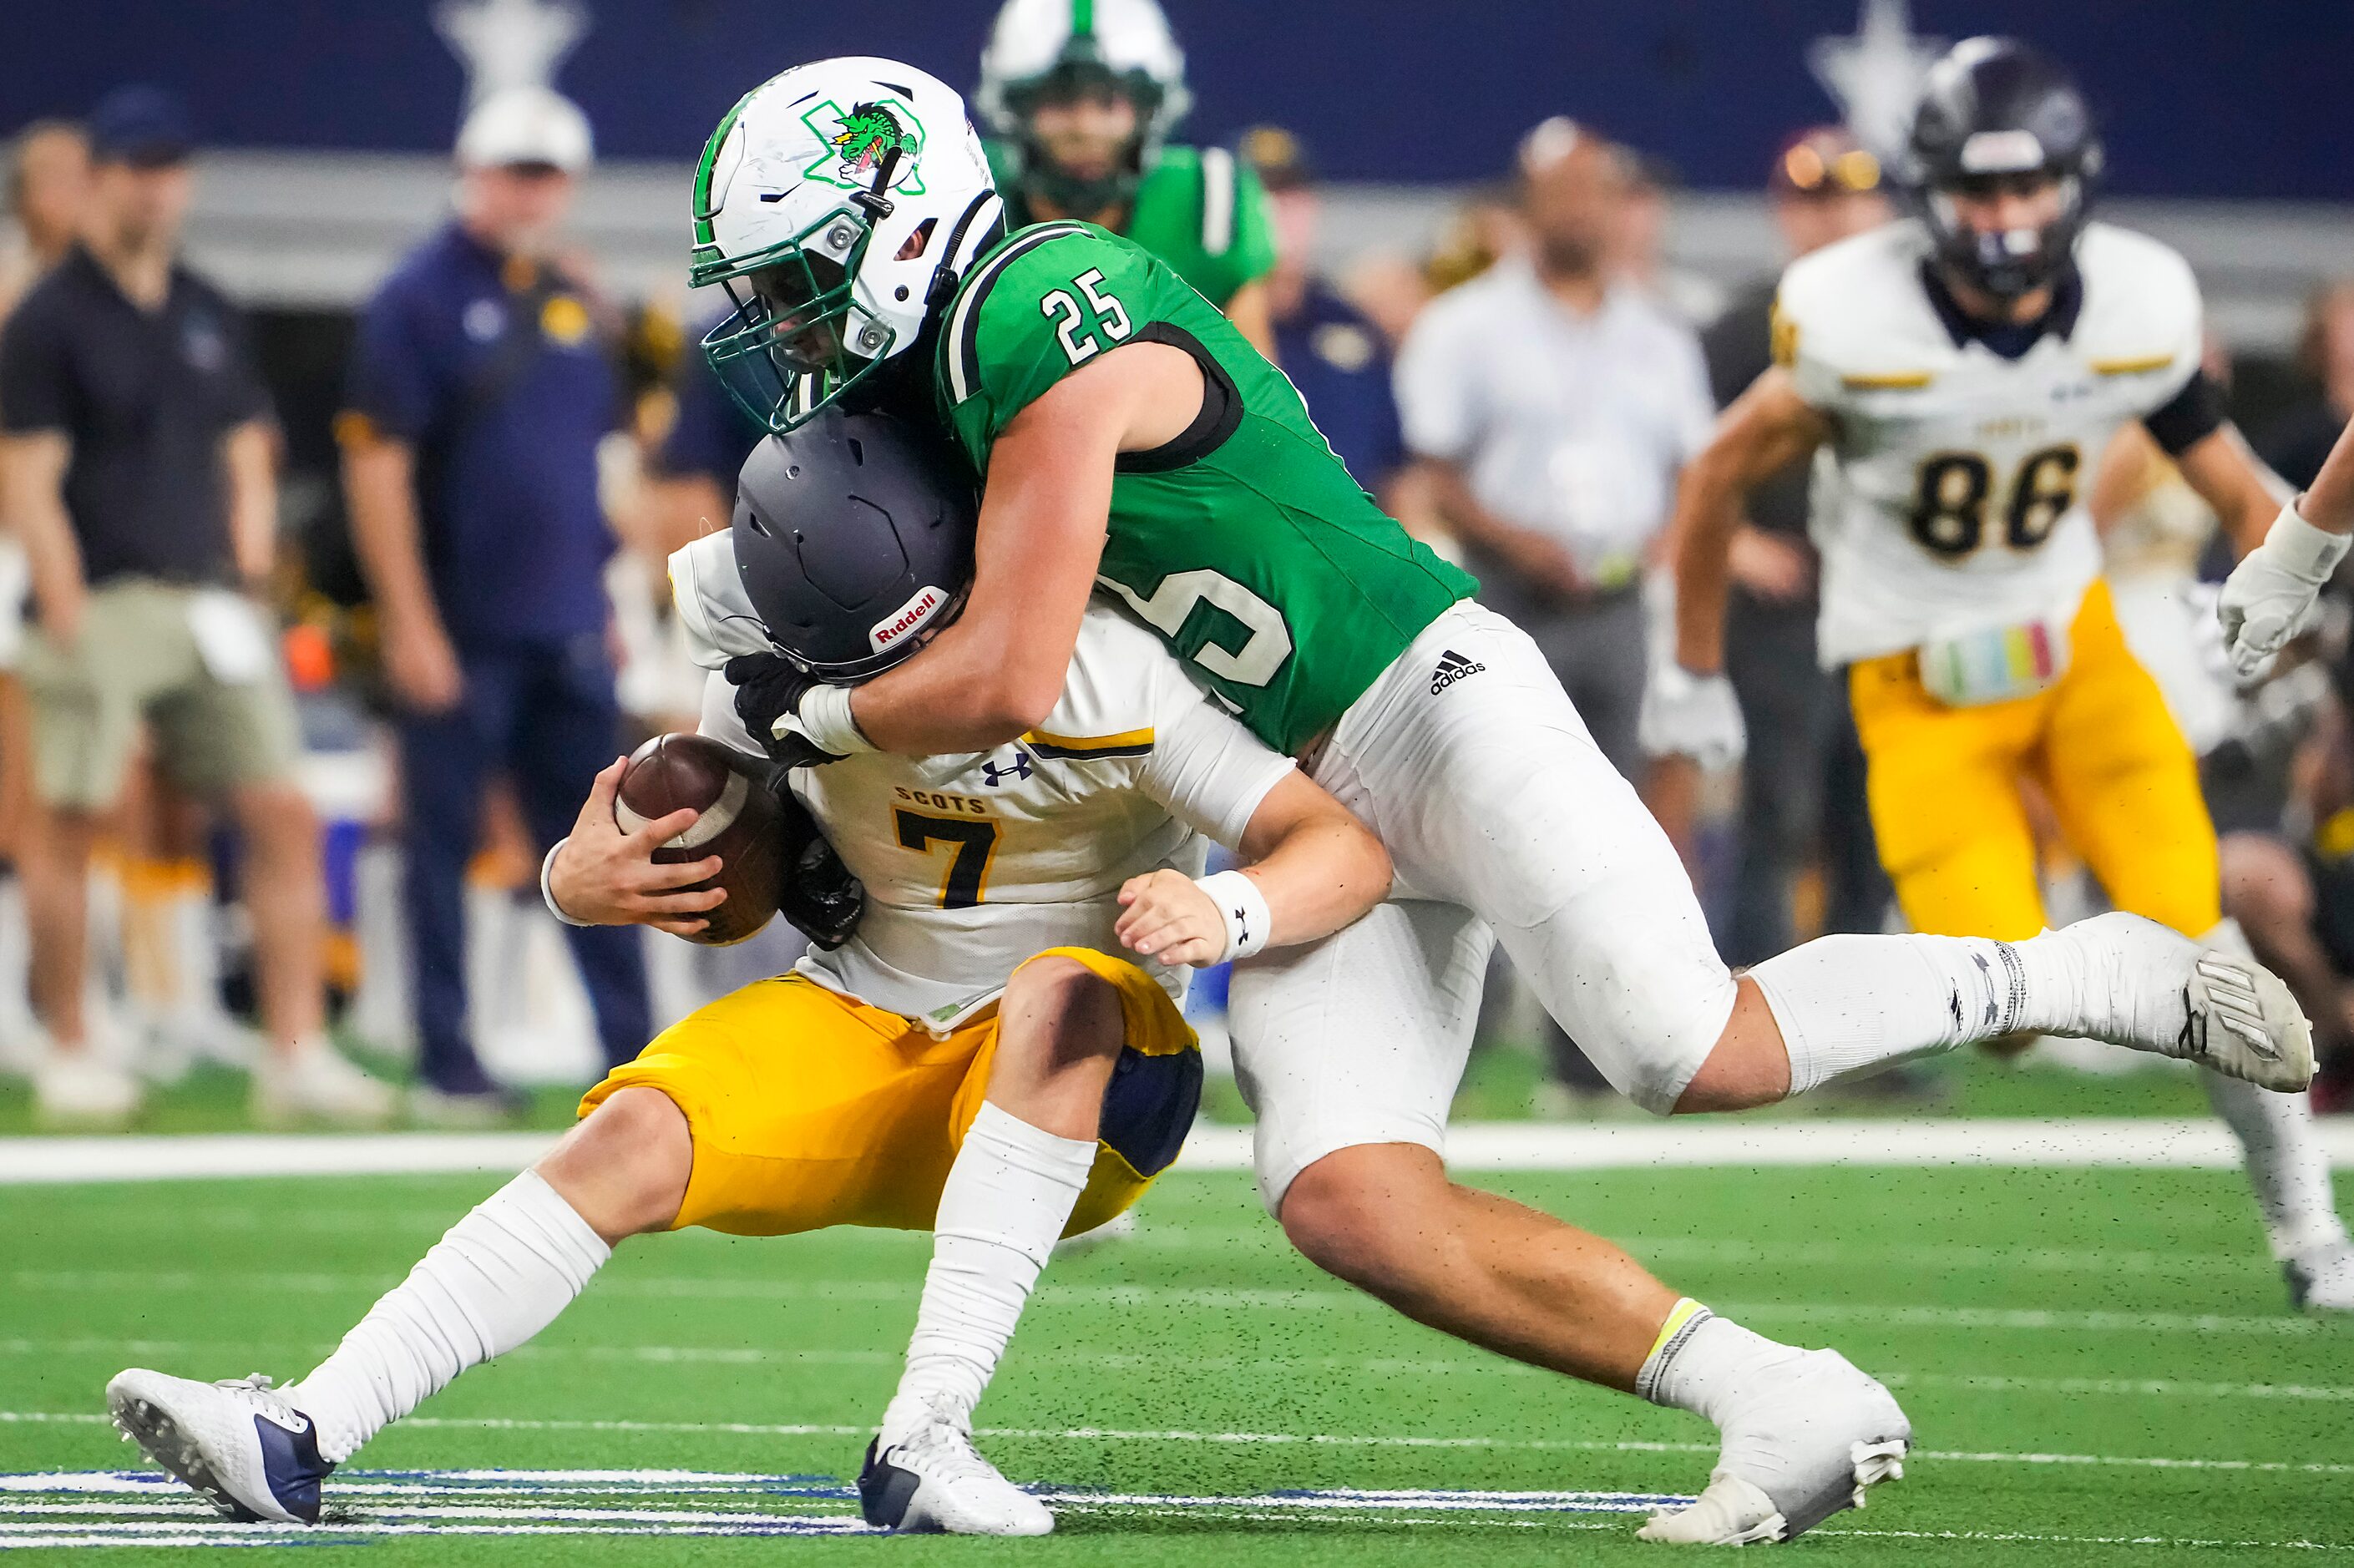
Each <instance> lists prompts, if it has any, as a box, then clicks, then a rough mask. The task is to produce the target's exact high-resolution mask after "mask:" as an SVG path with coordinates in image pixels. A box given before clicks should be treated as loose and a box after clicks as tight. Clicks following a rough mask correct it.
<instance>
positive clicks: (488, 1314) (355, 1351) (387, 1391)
mask: <svg viewBox="0 0 2354 1568" xmlns="http://www.w3.org/2000/svg"><path fill="white" fill-rule="evenodd" d="M612 1255H613V1253H612V1249H611V1248H610V1247H608V1246H607V1245H605V1243H604V1241H603V1239H602V1238H600V1237H599V1235H598V1234H597V1233H596V1232H595V1231H594V1230H591V1229H590V1228H589V1225H588V1221H586V1220H584V1219H582V1218H581V1217H580V1214H579V1212H578V1210H576V1209H574V1208H573V1207H572V1205H571V1204H569V1203H567V1202H565V1201H564V1200H563V1198H562V1197H560V1196H558V1195H557V1191H556V1189H555V1188H553V1187H551V1186H549V1185H548V1184H547V1183H546V1181H544V1180H542V1179H541V1177H540V1175H539V1173H538V1172H537V1171H525V1172H524V1173H523V1174H522V1175H520V1176H518V1177H516V1178H515V1179H514V1181H510V1182H508V1183H507V1184H506V1185H505V1186H504V1187H502V1188H500V1189H499V1190H498V1191H497V1192H493V1193H492V1194H491V1196H490V1197H488V1198H486V1199H484V1200H483V1201H482V1204H481V1205H480V1206H479V1207H478V1208H476V1209H475V1210H474V1212H473V1213H470V1214H468V1215H467V1216H466V1217H465V1218H464V1219H462V1220H460V1221H459V1222H458V1223H457V1224H454V1225H452V1226H451V1227H450V1231H449V1234H446V1235H444V1236H443V1237H442V1238H441V1239H440V1242H438V1243H436V1244H435V1245H434V1247H433V1250H431V1251H430V1252H429V1253H427V1254H426V1255H424V1256H423V1257H422V1258H420V1259H419V1260H418V1264H417V1266H416V1267H415V1268H412V1269H410V1270H409V1271H408V1278H406V1279H404V1280H402V1281H401V1282H400V1283H399V1284H398V1285H397V1286H395V1287H393V1288H392V1289H391V1290H389V1291H387V1292H386V1293H385V1295H384V1296H383V1297H382V1298H379V1299H378V1300H377V1302H376V1305H375V1306H374V1307H371V1308H368V1315H367V1316H366V1318H364V1319H360V1322H359V1325H358V1326H357V1327H356V1328H355V1329H353V1330H352V1331H351V1332H350V1333H348V1334H345V1336H344V1342H343V1343H342V1344H340V1345H338V1346H336V1347H335V1353H334V1354H333V1355H331V1356H329V1357H328V1358H327V1359H326V1360H325V1361H321V1362H320V1363H319V1365H318V1367H317V1369H316V1370H315V1371H313V1372H312V1373H311V1375H310V1376H308V1377H306V1378H304V1379H302V1381H301V1382H300V1383H296V1384H295V1385H294V1386H293V1387H292V1388H290V1389H288V1390H286V1391H285V1393H286V1397H287V1398H288V1399H289V1400H290V1401H292V1403H293V1404H294V1407H295V1408H296V1409H298V1410H301V1411H302V1412H303V1413H305V1414H308V1415H309V1416H310V1417H311V1419H312V1420H313V1421H315V1422H317V1423H318V1424H319V1452H320V1453H321V1454H322V1455H323V1456H324V1457H326V1458H328V1459H329V1460H332V1461H334V1462H335V1463H337V1464H340V1463H342V1462H343V1461H344V1460H345V1459H347V1458H349V1457H351V1455H352V1454H353V1452H354V1451H355V1449H357V1448H358V1447H359V1446H360V1445H361V1444H363V1443H366V1441H367V1440H368V1439H369V1438H371V1437H373V1436H376V1434H377V1433H378V1432H381V1431H383V1430H384V1429H385V1428H386V1427H387V1426H388V1425H391V1424H392V1423H393V1422H395V1421H398V1420H399V1419H400V1418H401V1417H402V1416H404V1415H406V1414H408V1413H409V1412H410V1411H412V1410H414V1409H416V1408H417V1407H418V1406H419V1404H423V1403H425V1401H426V1400H427V1399H428V1398H429V1397H431V1396H432V1395H433V1394H435V1393H439V1392H440V1390H442V1389H444V1388H446V1387H448V1386H449V1385H450V1383H451V1381H452V1380H453V1379H455V1378H456V1377H457V1375H458V1374H459V1373H460V1372H464V1371H465V1370H466V1369H467V1368H468V1367H471V1366H477V1365H480V1364H481V1363H482V1362H483V1361H489V1360H490V1359H491V1358H492V1357H493V1356H502V1355H504V1354H506V1352H507V1351H512V1350H514V1348H515V1347H516V1346H517V1345H520V1344H522V1343H523V1342H524V1341H525V1340H528V1339H530V1338H531V1337H532V1336H533V1335H534V1334H536V1333H538V1332H539V1331H540V1330H542V1329H545V1328H546V1327H547V1325H548V1324H549V1323H551V1322H553V1321H554V1320H555V1319H556V1315H557V1313H559V1312H561V1311H563V1310H564V1308H567V1307H568V1306H570V1305H571V1304H572V1298H574V1297H576V1296H578V1295H579V1294H580V1292H581V1289H582V1288H583V1287H586V1286H587V1285H588V1279H589V1277H590V1276H591V1275H593V1274H595V1273H596V1272H597V1270H598V1269H599V1268H600V1267H602V1266H603V1265H604V1262H605V1260H606V1259H607V1258H609V1257H610V1256H612Z"/></svg>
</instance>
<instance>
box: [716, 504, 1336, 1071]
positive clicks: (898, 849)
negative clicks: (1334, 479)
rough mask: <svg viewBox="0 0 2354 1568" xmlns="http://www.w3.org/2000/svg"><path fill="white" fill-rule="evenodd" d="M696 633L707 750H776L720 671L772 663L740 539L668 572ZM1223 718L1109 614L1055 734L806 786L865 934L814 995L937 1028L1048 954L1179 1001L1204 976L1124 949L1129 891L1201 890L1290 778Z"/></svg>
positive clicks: (723, 541) (803, 792)
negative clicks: (1140, 980)
mask: <svg viewBox="0 0 2354 1568" xmlns="http://www.w3.org/2000/svg"><path fill="white" fill-rule="evenodd" d="M671 581H672V588H673V593H674V595H675V597H676V599H677V600H678V603H679V608H680V619H681V620H683V621H684V622H685V623H686V625H687V627H688V630H689V633H690V640H691V641H693V642H694V643H695V645H696V647H697V650H698V655H697V656H698V662H703V663H704V664H705V666H706V667H708V668H711V669H712V674H711V676H710V679H709V683H708V684H707V686H706V688H705V694H704V705H703V723H702V733H704V734H705V735H707V736H712V737H713V738H715V739H717V740H723V741H726V743H727V744H729V745H731V746H734V747H739V748H741V749H743V750H747V751H753V752H758V750H759V749H760V747H759V746H758V744H757V743H756V742H755V741H754V740H753V739H752V737H751V736H750V735H749V734H748V733H747V731H746V730H745V728H744V726H743V723H742V721H741V720H740V719H738V718H737V715H736V704H735V689H734V688H733V687H732V686H730V685H729V684H728V683H727V681H726V677H725V676H724V675H722V674H720V673H718V670H717V668H716V666H718V665H720V664H724V663H725V662H726V660H727V659H728V658H729V657H730V656H731V655H733V654H737V653H748V652H763V651H765V650H766V649H767V643H766V641H765V639H763V638H762V637H761V636H760V634H759V632H758V624H759V623H758V620H757V618H756V617H754V616H753V612H752V609H751V605H750V603H749V602H748V600H746V599H745V598H744V594H743V588H742V586H741V584H740V582H739V581H738V579H737V576H736V571H735V557H734V548H733V546H732V544H731V543H730V541H729V540H728V537H727V535H726V533H725V532H722V533H720V534H717V535H711V536H709V537H706V538H704V539H700V540H697V541H696V542H695V544H693V545H690V546H687V547H686V548H685V549H684V550H681V551H679V552H678V554H677V555H675V556H672V558H671ZM1293 766H1294V765H1293V763H1292V761H1291V759H1290V758H1288V757H1282V756H1279V755H1278V754H1277V753H1275V752H1273V751H1270V750H1269V749H1267V747H1266V746H1265V745H1263V744H1262V743H1261V742H1260V741H1259V740H1258V739H1257V737H1256V736H1253V735H1252V734H1251V733H1250V732H1249V731H1248V730H1246V729H1245V728H1244V727H1243V726H1241V725H1240V724H1239V723H1237V722H1236V721H1235V720H1234V719H1233V718H1231V717H1229V716H1228V715H1226V714H1225V712H1224V711H1223V710H1221V709H1219V708H1218V707H1216V706H1215V705H1213V704H1212V703H1211V702H1210V700H1209V699H1208V698H1207V697H1206V696H1204V694H1203V692H1202V689H1201V688H1200V687H1199V686H1197V685H1195V684H1194V683H1193V681H1192V679H1191V678H1190V677H1189V676H1187V675H1186V673H1185V672H1184V669H1183V668H1182V666H1181V665H1179V664H1178V662H1177V661H1176V660H1175V659H1174V658H1173V657H1172V655H1171V654H1170V652H1168V650H1167V649H1166V648H1165V647H1163V646H1162V644H1161V641H1160V639H1159V638H1157V637H1155V636H1154V635H1153V634H1152V633H1151V632H1150V631H1148V630H1145V629H1144V628H1142V627H1140V626H1139V625H1138V624H1137V623H1136V622H1135V621H1134V620H1130V619H1129V617H1128V616H1126V615H1124V614H1122V613H1121V612H1120V611H1119V610H1118V609H1113V608H1112V606H1111V603H1110V601H1109V600H1108V599H1103V598H1101V597H1098V598H1097V600H1096V602H1095V603H1093V604H1092V605H1090V606H1089V608H1088V609H1087V618H1086V619H1085V620H1083V621H1082V622H1081V624H1080V627H1079V641H1078V646H1077V648H1076V651H1075V652H1073V654H1072V656H1071V672H1070V674H1069V676H1068V678H1067V679H1066V681H1065V682H1064V685H1063V694H1062V698H1061V700H1060V701H1058V702H1057V703H1056V704H1055V711H1054V712H1053V713H1052V714H1051V715H1048V717H1047V719H1046V721H1045V723H1044V724H1042V725H1040V726H1038V727H1037V728H1036V729H1034V730H1032V731H1031V732H1030V733H1029V734H1027V735H1024V736H1022V738H1021V739H1019V740H1016V741H1011V742H1008V743H1007V744H1006V745H1003V746H1001V747H998V748H997V749H996V750H994V751H990V752H982V753H974V754H968V755H964V756H956V757H928V758H911V757H900V756H896V755H894V754H892V753H888V752H867V753H864V754H862V755H860V756H857V757H850V758H843V760H842V761H840V762H832V763H828V764H826V765H825V766H824V767H822V768H803V769H801V770H800V771H799V772H797V773H795V774H794V776H793V789H794V792H795V793H796V794H798V795H799V796H800V797H801V799H802V800H804V801H805V802H807V804H808V806H809V808H810V810H811V814H812V815H814V816H815V817H816V819H817V821H818V825H819V827H820V828H822V830H823V831H824V833H825V836H826V838H827V840H828V841H829V842H831V843H832V845H833V847H834V850H835V852H836V853H839V854H840V855H841V856H842V859H843V863H845V864H846V865H848V866H849V867H850V869H851V871H852V872H853V873H854V874H856V875H857V877H858V879H859V880H860V881H861V882H862V883H864V885H865V886H866V914H865V916H864V918H863V919H861V920H860V922H859V926H858V931H857V934H856V935H855V936H854V937H852V938H851V939H850V940H849V941H847V942H845V943H843V945H842V946H841V947H840V948H836V949H835V950H834V951H832V952H831V953H821V952H817V951H815V950H812V951H811V953H810V954H809V955H808V956H807V957H806V958H804V959H801V965H800V968H801V971H802V972H803V973H805V974H807V975H808V976H809V977H810V978H811V979H812V980H817V981H818V982H819V983H821V984H822V985H825V986H827V987H829V988H830V989H832V990H834V991H842V992H843V993H844V994H847V995H851V996H855V997H857V998H858V999H859V1000H861V1001H866V1002H869V1003H872V1004H873V1005H874V1006H876V1007H880V1008H883V1009H885V1011H888V1012H896V1013H898V1014H900V1015H902V1016H903V1017H907V1018H914V1019H918V1020H920V1021H922V1022H924V1023H926V1024H927V1025H928V1026H930V1027H932V1028H934V1029H936V1030H945V1029H948V1028H950V1027H953V1026H954V1025H955V1024H956V1023H957V1022H959V1021H960V1020H961V1019H962V1018H964V1017H965V1016H966V1015H967V1014H969V1013H970V1012H973V1011H974V1010H975V1009H977V1008H979V1007H980V1006H981V1005H982V1004H983V1003H985V1002H987V1001H991V999H993V998H994V997H995V996H996V995H997V994H998V992H999V991H1002V990H1003V989H1004V986H1005V981H1006V979H1007V977H1008V976H1010V975H1011V974H1012V973H1013V969H1014V968H1015V967H1016V966H1017V965H1019V964H1020V963H1021V962H1022V961H1023V959H1028V958H1030V957H1032V956H1033V955H1034V954H1036V953H1038V952H1040V951H1043V950H1044V949H1045V948H1061V947H1077V948H1095V949H1097V951H1100V952H1107V953H1115V954H1118V955H1119V956H1120V957H1122V958H1125V959H1128V960H1129V962H1131V963H1134V964H1136V965H1137V966H1138V967H1139V968H1140V969H1144V970H1145V971H1147V972H1148V973H1150V974H1151V975H1152V976H1153V977H1154V978H1155V979H1157V980H1160V981H1161V984H1162V985H1163V986H1165V987H1166V988H1167V989H1168V991H1169V992H1170V994H1171V995H1172V996H1173V997H1177V998H1179V999H1181V1000H1182V997H1183V995H1184V991H1185V983H1186V980H1187V979H1188V978H1189V977H1190V976H1191V973H1192V971H1191V970H1190V969H1182V968H1180V969H1171V968H1169V967H1167V966H1164V965H1162V964H1160V963H1158V962H1156V961H1154V960H1152V959H1148V958H1144V957H1142V956H1141V955H1139V954H1135V953H1131V952H1129V951H1128V950H1127V949H1126V948H1122V947H1121V946H1120V944H1119V938H1116V937H1115V936H1114V935H1113V934H1112V927H1113V926H1114V925H1115V924H1116V923H1117V922H1118V920H1119V915H1120V908H1119V902H1118V895H1119V889H1120V885H1121V884H1122V883H1124V882H1126V881H1127V880H1128V879H1129V877H1131V876H1138V875H1141V874H1144V873H1146V872H1149V871H1153V870H1157V869H1159V868H1161V867H1163V866H1168V867H1173V868H1174V869H1176V870H1178V871H1182V872H1183V873H1184V874H1186V875H1188V876H1198V875H1200V874H1201V873H1202V867H1203V860H1204V854H1205V853H1206V850H1207V841H1208V840H1211V839H1214V840H1216V841H1218V842H1221V843H1225V844H1228V845H1232V844H1235V843H1237V842H1239V841H1240V839H1241V837H1242V834H1243V830H1244V829H1245V828H1246V826H1248V824H1249V822H1250V819H1251V816H1252V814H1253V813H1254V812H1256V811H1257V810H1258V806H1259V802H1260V801H1262V800H1265V799H1266V798H1267V791H1268V790H1270V789H1274V788H1275V787H1276V785H1277V784H1278V783H1280V782H1281V781H1282V780H1283V779H1284V777H1285V775H1287V774H1288V773H1289V772H1290V771H1291V770H1292V768H1293Z"/></svg>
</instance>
